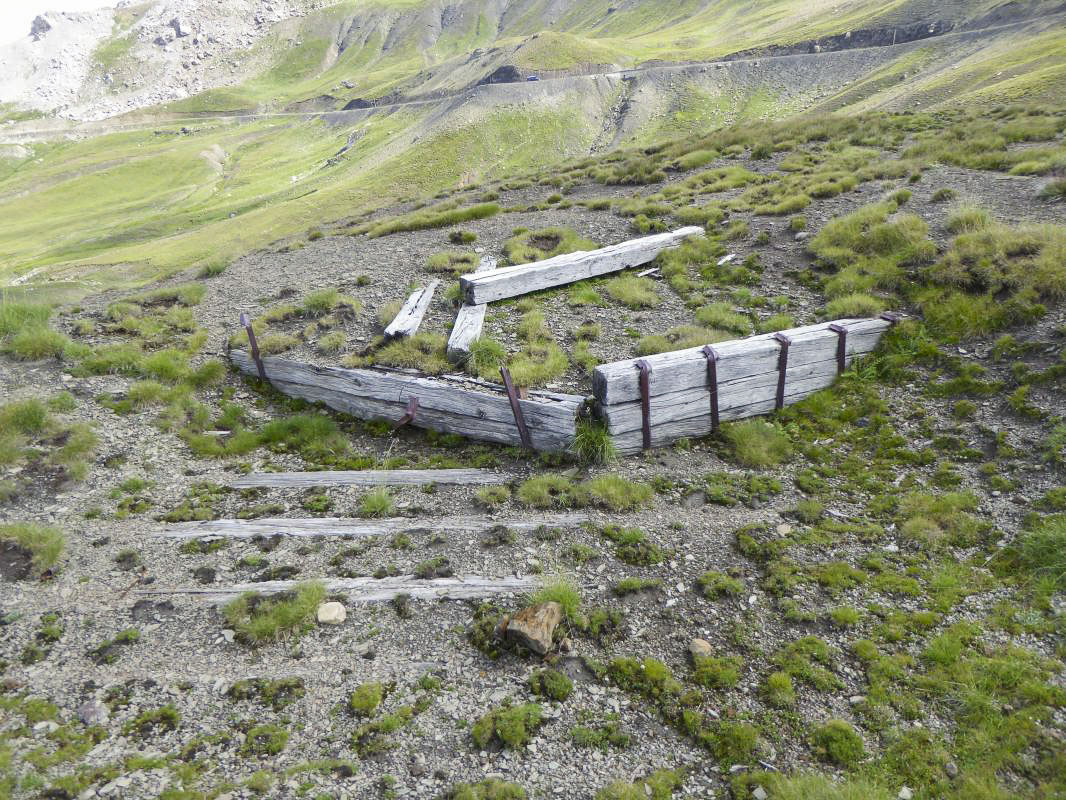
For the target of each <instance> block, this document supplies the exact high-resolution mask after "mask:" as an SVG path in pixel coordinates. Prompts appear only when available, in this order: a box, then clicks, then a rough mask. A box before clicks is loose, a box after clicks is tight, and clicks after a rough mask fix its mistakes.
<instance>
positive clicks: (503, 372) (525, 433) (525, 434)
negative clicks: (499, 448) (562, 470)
mask: <svg viewBox="0 0 1066 800" xmlns="http://www.w3.org/2000/svg"><path fill="white" fill-rule="evenodd" d="M500 377H502V378H503V386H504V388H505V389H506V390H507V399H508V400H510V401H511V413H512V414H514V422H515V425H517V426H518V436H519V438H521V440H522V446H523V447H526V448H530V449H532V447H533V440H532V439H530V436H529V428H528V427H526V418H525V415H524V414H523V413H522V404H521V402H519V399H518V392H516V391H515V388H514V381H512V380H511V373H510V371H509V370H508V369H507V367H500Z"/></svg>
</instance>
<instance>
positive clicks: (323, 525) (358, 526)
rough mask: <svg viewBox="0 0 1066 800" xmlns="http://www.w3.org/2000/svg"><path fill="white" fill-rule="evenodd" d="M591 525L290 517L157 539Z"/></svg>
mask: <svg viewBox="0 0 1066 800" xmlns="http://www.w3.org/2000/svg"><path fill="white" fill-rule="evenodd" d="M588 521H589V516H588V515H587V514H549V515H545V516H542V517H523V518H521V519H494V518H492V517H442V518H440V519H410V518H408V517H392V518H389V519H351V518H346V517H313V518H309V519H295V518H293V519H290V518H288V517H276V518H264V519H214V520H203V521H199V522H178V523H175V524H173V525H168V526H167V527H166V528H165V529H163V530H161V531H156V532H155V533H154V534H153V535H154V536H156V537H158V538H163V539H201V538H217V539H252V538H255V537H256V536H275V535H279V534H280V535H281V536H290V537H293V538H313V537H322V536H337V537H342V536H343V537H350V538H353V539H369V538H370V537H372V536H392V535H393V534H396V533H412V532H415V531H425V532H427V533H431V532H433V531H446V532H448V533H456V534H468V535H476V534H479V533H485V532H487V531H490V530H492V529H493V528H496V527H498V526H501V525H502V526H503V527H505V528H508V529H510V530H512V531H515V532H516V533H530V532H532V531H535V530H537V529H538V528H541V527H544V528H574V527H577V526H578V525H581V524H583V523H585V522H588Z"/></svg>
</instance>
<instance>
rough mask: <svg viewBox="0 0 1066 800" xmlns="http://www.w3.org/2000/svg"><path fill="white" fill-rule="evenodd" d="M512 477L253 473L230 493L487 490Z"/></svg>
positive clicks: (438, 472) (433, 472)
mask: <svg viewBox="0 0 1066 800" xmlns="http://www.w3.org/2000/svg"><path fill="white" fill-rule="evenodd" d="M512 478H513V476H511V475H504V474H503V473H500V472H495V471H493V470H491V469H382V470H374V469H367V470H356V471H344V472H335V471H331V470H322V471H320V472H256V473H252V474H250V475H241V476H240V477H239V478H234V479H233V480H231V481H230V482H229V483H228V484H227V486H229V487H230V488H232V489H256V488H266V489H293V488H297V489H298V488H306V487H310V486H425V485H426V484H430V483H435V484H438V485H441V486H489V485H492V484H501V483H509V482H510V481H511V480H512Z"/></svg>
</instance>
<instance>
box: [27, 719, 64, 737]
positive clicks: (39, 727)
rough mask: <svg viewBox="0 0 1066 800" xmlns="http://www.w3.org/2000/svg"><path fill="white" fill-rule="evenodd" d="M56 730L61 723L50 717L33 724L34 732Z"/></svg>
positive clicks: (46, 732) (45, 732)
mask: <svg viewBox="0 0 1066 800" xmlns="http://www.w3.org/2000/svg"><path fill="white" fill-rule="evenodd" d="M56 730H59V723H58V722H53V721H52V720H50V719H45V720H41V721H40V722H38V723H37V724H36V725H34V726H33V732H34V733H44V734H49V733H52V732H53V731H56Z"/></svg>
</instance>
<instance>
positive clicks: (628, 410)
mask: <svg viewBox="0 0 1066 800" xmlns="http://www.w3.org/2000/svg"><path fill="white" fill-rule="evenodd" d="M860 355H862V353H856V354H854V355H853V356H851V357H850V358H848V359H847V363H848V364H850V363H851V361H852V360H854V358H855V357H857V356H860ZM836 376H837V361H836V359H835V358H834V359H832V360H827V361H818V362H816V363H814V364H802V365H799V366H795V367H789V368H788V369H786V370H785V396H786V397H791V396H793V395H795V394H797V393H803V394H804V395H806V394H811V393H812V392H816V391H818V390H819V389H824V388H826V387H828V386H832V385H833V381H835V380H836ZM779 377H780V374H779V373H778V371H777V370H776V369H774V370H773V371H769V372H762V373H759V374H757V375H749V376H747V377H745V378H739V379H732V380H729V381H721V380H719V382H718V409H719V413H720V414H721V415H722V418H723V419H728V418H734V419H735V418H736V417H727V416H726V412H728V411H730V410H731V409H733V408H746V407H747V406H750V405H752V404H755V403H759V402H761V401H763V400H773V399H774V398H775V397H776V396H777V385H778V380H779ZM650 407H651V415H650V420H651V424H652V425H653V426H655V425H661V424H663V423H664V422H671V421H675V420H681V419H687V418H689V417H701V416H707V417H708V419H709V415H710V413H711V410H710V408H711V406H710V387H709V386H707V385H706V384H705V385H704V386H700V387H695V388H692V389H682V390H680V391H677V392H671V393H668V394H653V395H652V396H651V403H650ZM599 412H600V417H601V419H603V420H604V421H605V422H606V423H607V429H608V431H609V432H610V433H612V434H616V433H624V432H626V431H635V430H639V429H640V427H641V425H642V423H643V412H642V411H641V404H640V401H639V400H638V401H636V402H632V403H616V404H615V405H613V406H600V407H599Z"/></svg>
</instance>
